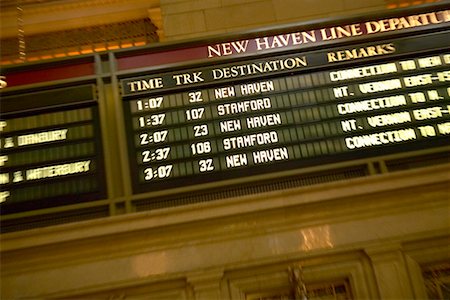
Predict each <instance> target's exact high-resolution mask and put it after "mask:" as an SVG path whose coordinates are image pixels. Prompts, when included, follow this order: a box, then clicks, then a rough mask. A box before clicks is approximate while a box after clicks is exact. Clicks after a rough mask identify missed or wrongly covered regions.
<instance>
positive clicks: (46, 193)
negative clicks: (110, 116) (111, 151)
mask: <svg viewBox="0 0 450 300" xmlns="http://www.w3.org/2000/svg"><path fill="white" fill-rule="evenodd" d="M98 118H99V116H98V107H97V102H96V100H95V97H94V86H93V85H84V86H76V87H68V88H64V89H53V90H50V91H45V92H35V93H29V94H22V95H17V96H7V97H4V98H2V119H1V121H0V124H1V126H0V130H1V139H0V143H1V144H0V145H1V156H0V166H1V172H0V173H1V174H0V184H1V192H0V201H1V211H2V214H8V213H14V212H20V211H26V210H32V209H41V208H47V207H54V206H60V205H65V204H71V203H78V202H83V201H88V200H95V199H99V198H101V197H105V183H104V176H103V175H102V174H103V173H104V171H103V163H102V160H103V158H102V155H101V152H102V146H101V142H100V140H101V139H100V129H99V120H98Z"/></svg>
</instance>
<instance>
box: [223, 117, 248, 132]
mask: <svg viewBox="0 0 450 300" xmlns="http://www.w3.org/2000/svg"><path fill="white" fill-rule="evenodd" d="M219 124H220V132H232V131H238V130H241V129H242V126H241V120H227V121H221V122H220V123H219Z"/></svg>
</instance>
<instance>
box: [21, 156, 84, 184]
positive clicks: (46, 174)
mask: <svg viewBox="0 0 450 300" xmlns="http://www.w3.org/2000/svg"><path fill="white" fill-rule="evenodd" d="M90 164H91V161H90V160H85V161H79V162H74V163H69V164H62V165H54V166H48V167H42V168H36V169H30V170H27V171H26V173H25V174H26V180H37V179H44V178H51V177H57V176H65V175H71V174H77V173H86V172H89V170H90Z"/></svg>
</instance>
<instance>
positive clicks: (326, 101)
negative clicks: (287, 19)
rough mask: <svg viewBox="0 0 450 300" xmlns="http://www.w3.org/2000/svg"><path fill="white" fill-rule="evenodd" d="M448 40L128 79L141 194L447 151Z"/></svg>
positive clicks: (422, 38) (442, 36)
mask: <svg viewBox="0 0 450 300" xmlns="http://www.w3.org/2000/svg"><path fill="white" fill-rule="evenodd" d="M427 16H431V15H427ZM439 16H440V18H441V19H440V20H441V21H442V22H444V21H443V20H444V19H445V18H444V13H441V14H440V15H439ZM424 20H425V19H424ZM388 23H389V22H388ZM388 23H386V24H388ZM439 23H440V22H439ZM371 24H372V23H371ZM377 24H378V25H379V24H381V23H377ZM383 24H384V23H383ZM389 24H390V23H389ZM405 24H406V23H405ZM369 25H370V24H369ZM369 25H367V26H369ZM372 25H373V26H375V23H373V24H372ZM372 25H370V26H372ZM378 25H377V26H378ZM379 26H381V25H379ZM355 30H356V29H355ZM364 34H366V32H365V33H364ZM448 37H449V36H448V33H447V32H445V31H443V32H442V31H441V32H435V33H429V34H421V35H419V34H418V35H415V36H405V37H402V38H397V39H391V40H389V39H387V40H379V41H376V42H370V43H367V42H366V43H362V44H355V43H354V44H352V45H350V46H346V47H335V48H325V49H324V48H322V49H320V50H317V51H306V52H305V51H303V52H301V51H297V52H293V51H289V52H285V53H284V54H283V52H278V53H276V55H270V56H268V55H265V56H264V57H260V56H253V57H247V58H246V59H240V60H238V61H235V62H230V61H229V60H228V61H227V62H226V63H215V64H205V65H193V66H191V67H189V66H187V67H186V65H183V67H185V68H184V69H181V68H175V69H172V70H170V69H166V70H164V69H163V70H160V71H159V72H158V73H156V72H152V73H149V74H144V75H141V76H135V77H131V78H123V79H122V80H121V84H122V92H123V104H124V112H125V121H126V130H127V136H128V145H129V154H130V163H131V166H130V169H131V173H132V174H131V176H132V178H133V184H134V192H135V193H141V192H149V191H155V190H160V189H169V188H174V187H185V186H191V185H194V184H199V183H206V182H218V181H223V180H226V179H237V178H242V177H244V176H250V175H255V174H264V173H272V172H278V171H283V170H291V169H296V168H302V167H308V166H314V165H321V164H325V163H335V162H339V161H345V160H352V159H358V158H368V157H374V156H379V155H384V154H390V153H398V152H404V151H411V150H418V149H423V148H430V147H438V146H442V145H445V144H448V138H449V134H450V114H449V109H450V87H449V82H450V68H449V67H450V53H449V52H448V49H450V42H449V38H448ZM280 40H281V37H280ZM268 41H269V39H268ZM291 41H292V39H291ZM272 43H273V42H272ZM241 46H242V45H241ZM244 46H245V45H243V46H242V47H238V48H239V49H241V50H242V49H244V48H245V47H244ZM335 46H336V45H335ZM214 47H216V46H214ZM230 47H231V46H230ZM214 49H217V53H219V51H222V50H220V49H222V48H220V47H217V48H214ZM214 49H211V53H212V54H214V53H216V50H214ZM224 49H225V48H224ZM226 49H228V48H226ZM230 49H232V48H230ZM236 49H237V48H236ZM245 49H247V48H245ZM446 50H447V52H446ZM230 51H231V50H230Z"/></svg>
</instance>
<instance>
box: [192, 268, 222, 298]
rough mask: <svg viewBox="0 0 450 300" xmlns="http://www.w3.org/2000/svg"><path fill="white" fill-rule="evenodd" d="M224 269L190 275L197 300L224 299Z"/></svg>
mask: <svg viewBox="0 0 450 300" xmlns="http://www.w3.org/2000/svg"><path fill="white" fill-rule="evenodd" d="M222 278H223V271H221V270H213V271H204V272H199V273H195V274H192V275H190V276H188V278H187V280H188V282H189V284H190V286H191V288H192V292H193V299H195V300H210V299H215V300H220V299H222V289H221V283H222Z"/></svg>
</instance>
